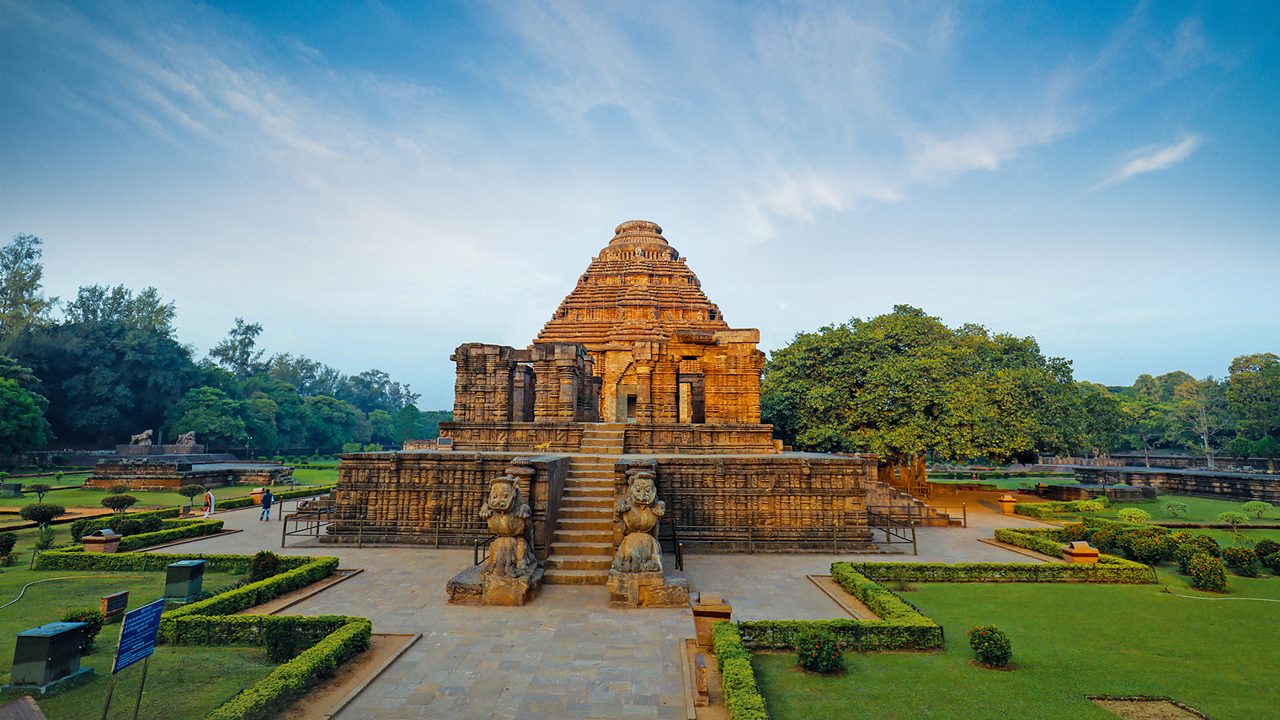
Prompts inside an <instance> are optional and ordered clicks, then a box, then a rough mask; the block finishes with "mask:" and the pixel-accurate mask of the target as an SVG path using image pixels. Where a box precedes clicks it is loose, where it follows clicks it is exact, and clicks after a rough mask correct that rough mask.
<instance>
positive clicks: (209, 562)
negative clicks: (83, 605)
mask: <svg viewBox="0 0 1280 720" xmlns="http://www.w3.org/2000/svg"><path fill="white" fill-rule="evenodd" d="M315 559H316V558H313V557H308V556H306V555H284V556H281V557H280V569H281V570H293V569H295V568H298V567H301V566H302V565H306V564H307V563H309V562H311V561H313V560H315ZM329 559H331V560H334V561H335V562H336V561H337V559H336V558H329ZM178 560H204V561H205V566H204V567H205V570H211V571H214V572H229V573H245V572H249V564H250V562H251V561H252V560H253V557H252V556H251V555H205V554H201V553H140V552H127V553H87V552H83V551H82V548H80V547H71V548H66V549H60V550H43V551H41V552H40V554H39V555H37V556H36V563H35V569H36V570H104V571H122V570H125V571H127V570H135V571H152V570H164V569H165V567H166V566H168V565H169V563H171V562H175V561H178Z"/></svg>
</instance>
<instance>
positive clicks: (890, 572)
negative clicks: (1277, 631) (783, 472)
mask: <svg viewBox="0 0 1280 720" xmlns="http://www.w3.org/2000/svg"><path fill="white" fill-rule="evenodd" d="M853 569H854V570H856V571H857V572H860V573H862V574H863V575H865V576H867V577H869V578H871V579H873V580H884V581H888V580H895V581H897V580H901V581H903V582H1035V583H1053V582H1072V583H1074V582H1083V583H1114V584H1135V585H1143V584H1150V583H1154V582H1155V581H1156V579H1155V575H1154V573H1153V572H1152V571H1151V569H1150V568H1148V567H1147V566H1146V565H1142V564H1140V563H1136V562H1132V561H1130V560H1125V559H1124V558H1118V557H1115V556H1114V555H1103V556H1101V557H1100V559H1099V560H1098V562H1097V564H1094V565H1085V564H1082V563H990V562H987V563H981V562H980V563H854V564H853ZM872 609H874V608H872Z"/></svg>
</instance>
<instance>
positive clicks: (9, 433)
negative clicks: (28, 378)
mask: <svg viewBox="0 0 1280 720" xmlns="http://www.w3.org/2000/svg"><path fill="white" fill-rule="evenodd" d="M46 427H47V426H46V424H45V421H44V413H43V412H42V411H41V409H40V404H39V403H37V402H36V399H35V398H34V397H33V396H32V395H31V393H30V392H28V391H27V390H26V389H25V388H23V387H22V386H21V385H19V384H18V383H17V382H15V381H13V380H7V379H3V378H0V456H7V455H12V454H14V453H18V452H22V451H24V450H38V449H40V448H42V447H44V444H45V441H46V440H47V439H48V436H47V435H46V432H45V428H46Z"/></svg>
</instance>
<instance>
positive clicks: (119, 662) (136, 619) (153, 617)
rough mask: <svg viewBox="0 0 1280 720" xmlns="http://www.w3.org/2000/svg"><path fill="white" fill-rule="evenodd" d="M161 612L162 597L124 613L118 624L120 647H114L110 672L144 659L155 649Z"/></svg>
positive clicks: (162, 605) (162, 610) (115, 671)
mask: <svg viewBox="0 0 1280 720" xmlns="http://www.w3.org/2000/svg"><path fill="white" fill-rule="evenodd" d="M162 612H164V600H163V599H161V600H156V601H155V602H153V603H147V604H146V605H143V606H142V607H140V608H137V609H134V610H130V611H129V612H127V613H125V614H124V622H123V623H122V624H121V625H120V647H118V648H116V664H115V665H114V666H112V668H111V672H112V673H118V672H120V671H121V670H123V669H125V668H127V667H129V666H130V665H132V664H134V663H136V662H138V661H140V660H146V659H147V658H149V657H151V654H152V653H154V652H155V651H156V636H157V635H159V634H160V613H162Z"/></svg>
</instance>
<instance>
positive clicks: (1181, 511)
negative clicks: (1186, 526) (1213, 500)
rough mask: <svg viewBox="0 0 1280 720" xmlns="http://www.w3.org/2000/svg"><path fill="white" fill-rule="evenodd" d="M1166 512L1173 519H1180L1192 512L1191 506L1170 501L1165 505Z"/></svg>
mask: <svg viewBox="0 0 1280 720" xmlns="http://www.w3.org/2000/svg"><path fill="white" fill-rule="evenodd" d="M1164 511H1165V513H1167V514H1168V515H1169V517H1172V518H1180V517H1183V516H1184V515H1186V514H1187V513H1189V512H1191V506H1190V505H1187V504H1186V503H1184V502H1179V501H1177V500H1170V501H1169V502H1167V503H1165V504H1164Z"/></svg>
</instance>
